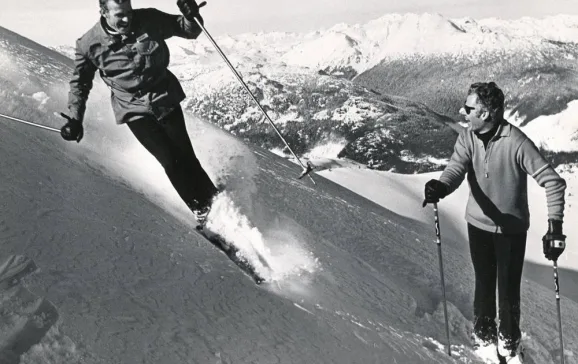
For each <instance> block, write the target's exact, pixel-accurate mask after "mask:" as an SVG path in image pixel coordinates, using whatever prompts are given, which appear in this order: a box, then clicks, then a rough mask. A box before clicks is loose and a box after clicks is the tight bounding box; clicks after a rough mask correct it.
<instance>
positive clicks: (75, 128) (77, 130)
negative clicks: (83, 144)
mask: <svg viewBox="0 0 578 364" xmlns="http://www.w3.org/2000/svg"><path fill="white" fill-rule="evenodd" d="M60 116H62V117H63V118H65V119H66V120H68V121H67V122H66V124H64V126H63V127H62V129H60V135H62V137H63V138H64V140H69V141H71V140H76V142H77V143H80V140H81V139H82V137H83V136H84V128H83V127H82V121H80V120H76V119H73V118H71V117H70V116H68V115H66V114H64V113H60Z"/></svg>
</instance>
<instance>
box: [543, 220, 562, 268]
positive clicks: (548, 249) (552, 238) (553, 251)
mask: <svg viewBox="0 0 578 364" xmlns="http://www.w3.org/2000/svg"><path fill="white" fill-rule="evenodd" d="M542 244H543V246H544V256H546V259H548V260H554V261H556V260H558V257H559V256H560V254H562V252H563V251H564V249H565V248H566V235H564V234H562V221H560V220H551V219H550V220H548V232H546V235H544V237H543V238H542Z"/></svg>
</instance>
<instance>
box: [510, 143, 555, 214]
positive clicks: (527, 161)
mask: <svg viewBox="0 0 578 364" xmlns="http://www.w3.org/2000/svg"><path fill="white" fill-rule="evenodd" d="M516 158H517V160H518V164H519V165H520V166H521V167H522V169H523V170H524V171H525V172H526V173H527V174H529V175H530V176H532V178H534V179H535V180H536V182H538V184H539V185H540V186H541V187H543V188H545V189H546V201H547V204H548V219H551V220H558V221H562V220H563V219H564V192H565V190H566V181H565V180H564V179H563V178H562V177H560V175H559V174H558V173H557V172H556V171H555V170H554V168H553V167H552V166H551V165H550V164H549V163H548V161H546V159H545V158H544V156H542V154H541V153H540V151H539V150H538V148H536V145H535V144H534V143H533V142H532V141H531V140H530V139H526V140H525V141H524V142H523V143H522V144H521V145H520V147H519V148H518V152H517V154H516Z"/></svg>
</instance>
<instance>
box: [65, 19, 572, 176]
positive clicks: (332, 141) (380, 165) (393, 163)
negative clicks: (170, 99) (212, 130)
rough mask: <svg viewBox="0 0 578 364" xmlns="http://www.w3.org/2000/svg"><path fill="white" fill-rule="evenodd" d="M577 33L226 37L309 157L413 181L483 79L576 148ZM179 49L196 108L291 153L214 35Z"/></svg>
mask: <svg viewBox="0 0 578 364" xmlns="http://www.w3.org/2000/svg"><path fill="white" fill-rule="evenodd" d="M207 27H208V29H209V30H210V21H209V22H208V24H207ZM576 29H578V17H571V16H562V15H560V16H555V17H548V18H544V19H530V18H524V19H520V20H515V21H502V20H497V19H485V20H473V19H468V18H464V19H447V18H444V17H443V16H441V15H439V14H419V15H418V14H403V15H400V14H390V15H385V16H383V17H381V18H378V19H376V20H374V21H371V22H368V23H366V24H359V25H345V24H338V25H335V26H333V27H331V28H329V29H325V30H320V31H317V32H311V33H303V34H299V33H266V34H263V33H258V34H243V35H236V36H223V37H218V38H217V39H216V40H217V43H218V44H219V46H220V47H221V48H222V49H223V51H224V52H225V54H227V55H228V56H229V58H230V59H231V61H232V63H233V64H234V65H235V67H237V69H238V70H239V71H240V72H241V73H242V74H243V76H244V77H245V79H246V81H247V83H248V84H249V86H250V88H251V89H252V90H253V91H254V92H255V94H256V96H257V98H258V99H259V100H260V101H261V102H262V103H263V105H264V106H265V108H266V110H268V112H269V113H270V116H271V117H272V119H273V120H274V121H275V122H277V123H278V124H279V126H280V128H281V130H282V132H283V134H286V135H287V137H288V139H289V141H290V145H291V146H293V147H294V148H295V149H296V150H297V151H298V153H299V154H301V155H305V156H307V155H308V154H311V153H312V152H313V151H314V150H316V151H318V150H321V149H325V150H328V149H331V150H332V153H331V154H330V155H329V154H328V155H325V156H326V157H336V156H338V155H339V156H346V157H348V158H350V159H353V160H355V161H357V162H360V163H363V164H365V165H366V166H369V167H371V168H375V169H381V170H392V171H398V172H406V173H411V172H421V171H430V170H436V169H438V168H439V165H440V163H441V164H443V163H444V161H445V160H447V158H448V157H449V152H450V149H448V148H447V145H448V141H449V140H452V139H454V138H455V135H454V134H453V133H452V132H451V131H450V130H449V129H448V128H446V127H442V125H443V124H444V123H453V122H454V121H455V120H458V119H459V116H458V115H457V110H458V109H459V106H460V105H461V104H462V103H463V97H464V94H465V92H466V90H467V87H468V86H469V84H470V83H472V82H475V81H479V80H489V79H492V80H495V81H496V82H498V84H500V86H502V87H503V88H504V90H505V91H506V93H507V103H508V112H509V113H510V114H511V115H512V121H513V122H514V123H517V124H518V125H523V126H525V125H526V124H528V122H529V121H531V120H534V119H536V118H538V117H540V116H542V115H551V116H552V117H556V118H558V119H561V118H563V119H564V120H566V121H565V122H564V124H565V126H564V130H565V133H564V135H566V136H569V137H567V138H566V139H567V140H565V142H566V144H565V147H564V148H560V147H559V146H556V145H551V144H552V141H553V140H554V139H555V138H556V137H555V136H549V133H546V134H544V133H540V134H541V135H540V136H541V137H542V138H543V141H544V143H542V144H543V146H544V148H545V149H550V150H554V151H559V150H563V151H576V150H578V145H577V144H576V140H575V139H572V138H573V136H574V135H575V133H576V132H578V125H576V122H575V121H576V120H578V119H576V118H573V113H571V112H570V110H569V108H568V107H567V105H568V103H570V102H571V101H573V100H574V99H576V98H578V97H577V95H578V89H576V84H578V82H577V81H578V80H577V79H576V74H575V71H574V69H575V66H574V63H575V61H574V60H575V59H576V57H578V51H577V49H576V46H575V42H576V41H578V31H577V30H576ZM169 44H170V46H171V52H172V63H171V69H172V70H173V71H174V72H175V73H176V74H177V76H178V77H179V79H181V80H182V81H183V83H184V85H185V88H186V92H187V95H188V96H189V97H188V99H187V102H186V105H187V108H188V109H189V110H191V111H192V112H194V113H196V114H198V115H200V116H201V117H203V118H206V119H209V120H212V121H214V122H216V123H217V124H218V125H220V126H221V127H223V128H225V129H227V130H229V131H231V132H232V133H234V134H235V135H238V136H240V137H242V138H244V139H246V140H249V141H251V142H253V143H256V144H258V145H261V146H263V147H266V148H268V149H270V150H276V149H281V148H282V147H283V145H282V144H281V143H280V141H278V140H277V139H276V137H275V135H274V133H273V131H272V130H271V129H270V128H269V127H268V126H267V125H266V124H265V123H264V120H263V119H262V115H261V114H260V113H259V112H258V110H257V108H256V107H255V105H254V104H253V102H252V100H250V99H249V98H248V97H246V96H245V95H244V91H243V90H242V88H241V87H240V86H239V85H238V84H237V81H236V80H235V78H234V76H233V75H232V73H231V72H230V70H229V69H228V68H227V67H226V66H225V64H224V63H223V61H222V60H221V58H220V56H219V55H218V53H216V51H215V50H214V48H213V47H212V45H211V44H210V43H209V41H208V40H207V39H206V37H205V36H203V35H202V36H201V37H200V38H199V39H198V40H197V41H189V40H184V39H178V38H175V39H171V40H170V41H169ZM58 50H59V51H60V52H62V53H64V54H68V55H69V56H70V54H71V52H72V51H71V48H70V47H68V48H67V47H59V48H58ZM351 78H354V82H355V84H351V83H350V82H348V81H347V80H348V79H351ZM357 85H361V86H364V87H365V88H364V87H358V86H357ZM391 95H399V96H403V97H404V98H403V99H402V98H399V97H393V96H391ZM408 99H409V100H412V101H417V102H419V103H424V104H425V105H427V107H424V106H423V105H420V104H419V103H415V102H409V101H407V100H408ZM400 103H401V104H400ZM408 106H409V107H408ZM567 109H568V110H567ZM432 110H433V112H432ZM558 113H563V114H560V115H557V114H558ZM443 115H447V117H450V118H453V119H448V118H447V117H446V116H443ZM451 126H452V127H453V128H454V129H457V126H455V125H451ZM420 127H423V129H424V132H420V133H418V134H419V137H418V138H416V135H417V134H416V133H417V132H418V129H419V128H420ZM539 129H543V128H541V127H540V128H539ZM432 130H433V131H434V133H431V131H432ZM548 130H552V132H553V133H554V131H555V129H554V128H549V129H548ZM566 131H568V133H566ZM528 132H529V133H530V134H531V133H533V131H532V130H529V131H528ZM546 140H550V142H545V141H546ZM541 141H542V140H541ZM414 142H415V143H414ZM449 144H450V145H451V144H452V143H449ZM328 145H331V146H332V148H327V146H328ZM416 145H417V146H419V147H420V148H416ZM338 146H339V147H338ZM424 146H425V148H424ZM571 159H574V157H572V158H571Z"/></svg>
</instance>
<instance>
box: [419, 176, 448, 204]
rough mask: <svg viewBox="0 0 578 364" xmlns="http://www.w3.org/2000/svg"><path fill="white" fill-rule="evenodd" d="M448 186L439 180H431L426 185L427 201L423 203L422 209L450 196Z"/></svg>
mask: <svg viewBox="0 0 578 364" xmlns="http://www.w3.org/2000/svg"><path fill="white" fill-rule="evenodd" d="M448 192H449V191H448V186H447V185H446V184H445V183H443V182H440V181H438V180H437V179H431V180H429V181H428V182H427V183H426V184H425V190H424V195H425V200H424V201H423V205H422V207H425V205H427V204H428V203H437V202H439V200H440V199H442V198H444V197H446V196H447V195H448Z"/></svg>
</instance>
